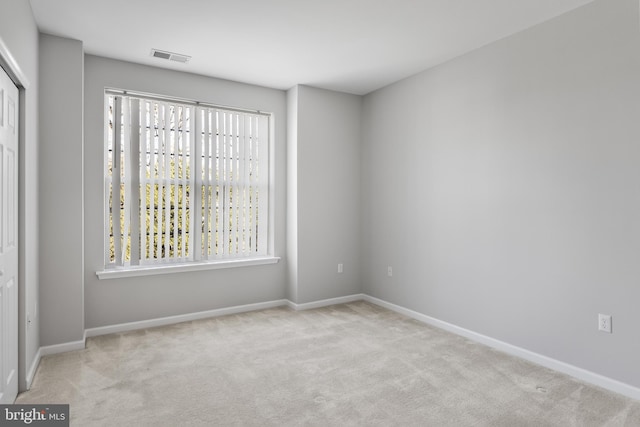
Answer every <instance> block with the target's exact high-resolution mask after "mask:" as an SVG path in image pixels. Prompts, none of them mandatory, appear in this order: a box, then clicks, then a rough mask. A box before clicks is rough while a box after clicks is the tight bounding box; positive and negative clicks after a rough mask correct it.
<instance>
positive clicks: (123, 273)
mask: <svg viewBox="0 0 640 427" xmlns="http://www.w3.org/2000/svg"><path fill="white" fill-rule="evenodd" d="M278 261H280V257H271V256H268V257H260V258H247V259H233V260H218V261H203V262H190V263H185V264H168V265H163V264H156V265H144V266H136V267H118V268H111V269H106V270H102V271H98V272H96V275H97V276H98V279H100V280H104V279H119V278H122V277H136V276H152V275H156V274H168V273H184V272H188V271H201V270H217V269H220V268H233V267H249V266H252V265H266V264H276V263H277V262H278Z"/></svg>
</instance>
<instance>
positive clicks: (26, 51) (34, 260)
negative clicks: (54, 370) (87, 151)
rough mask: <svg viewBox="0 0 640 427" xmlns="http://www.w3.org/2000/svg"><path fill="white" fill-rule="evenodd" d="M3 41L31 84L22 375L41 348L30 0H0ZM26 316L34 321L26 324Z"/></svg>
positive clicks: (26, 115)
mask: <svg viewBox="0 0 640 427" xmlns="http://www.w3.org/2000/svg"><path fill="white" fill-rule="evenodd" d="M0 39H2V41H3V42H4V44H5V45H6V46H7V48H8V49H9V50H10V52H11V55H12V56H13V57H14V58H15V60H16V61H17V63H18V64H19V66H20V68H21V69H22V72H23V73H24V74H25V75H26V77H27V79H28V80H29V83H30V86H29V89H28V90H27V91H25V92H24V96H23V97H22V98H21V103H22V105H21V106H20V107H21V111H20V114H21V115H22V119H23V123H21V126H22V127H21V129H20V133H21V135H22V137H21V140H20V152H19V154H18V155H19V156H20V188H19V192H20V195H19V221H20V224H19V227H20V228H19V241H20V245H21V246H20V247H19V248H18V249H19V263H20V265H19V271H18V275H19V279H18V281H19V297H20V309H19V316H20V317H19V321H18V323H19V334H20V348H19V379H20V389H21V390H24V388H25V377H26V372H27V370H28V369H30V368H31V365H32V363H33V361H34V359H35V356H36V353H37V351H38V348H39V346H40V335H39V327H38V320H39V319H38V317H37V312H38V310H39V308H38V240H39V237H38V145H39V143H38V29H37V27H36V24H35V21H34V19H33V15H32V12H31V5H30V4H29V2H28V1H26V0H23V1H15V0H0ZM27 314H29V315H30V316H32V323H31V325H30V326H29V327H27V322H26V319H27Z"/></svg>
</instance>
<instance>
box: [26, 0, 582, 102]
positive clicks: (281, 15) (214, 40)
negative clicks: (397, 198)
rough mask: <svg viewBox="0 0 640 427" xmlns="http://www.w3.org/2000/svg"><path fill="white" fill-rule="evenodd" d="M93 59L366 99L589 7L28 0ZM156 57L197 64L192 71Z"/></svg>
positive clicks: (403, 0)
mask: <svg viewBox="0 0 640 427" xmlns="http://www.w3.org/2000/svg"><path fill="white" fill-rule="evenodd" d="M30 1H31V5H32V7H33V12H34V15H35V18H36V22H37V23H38V26H39V28H40V30H41V31H42V32H45V33H49V34H54V35H59V36H64V37H68V38H72V39H77V40H82V41H83V42H84V48H85V51H86V52H87V53H90V54H95V55H100V56H106V57H110V58H116V59H122V60H126V61H131V62H137V63H141V64H148V65H153V66H157V67H164V68H171V69H177V70H181V71H186V72H191V73H197V74H204V75H208V76H214V77H219V78H224V79H230V80H235V81H240V82H246V83H253V84H257V85H262V86H267V87H273V88H278V89H289V88H291V87H292V86H295V85H296V84H307V85H311V86H316V87H320V88H326V89H332V90H337V91H342V92H349V93H355V94H365V93H368V92H371V91H373V90H375V89H378V88H380V87H383V86H386V85H388V84H389V83H392V82H394V81H397V80H400V79H402V78H404V77H407V76H410V75H412V74H415V73H417V72H419V71H422V70H424V69H426V68H429V67H432V66H434V65H436V64H439V63H442V62H444V61H446V60H448V59H451V58H453V57H455V56H458V55H461V54H463V53H465V52H468V51H470V50H473V49H476V48H478V47H480V46H483V45H485V44H488V43H491V42H493V41H495V40H498V39H501V38H504V37H506V36H509V35H511V34H514V33H516V32H518V31H521V30H523V29H525V28H528V27H531V26H533V25H535V24H537V23H540V22H543V21H546V20H548V19H550V18H553V17H555V16H557V15H560V14H562V13H564V12H567V11H569V10H571V9H574V8H576V7H579V6H582V5H584V4H586V3H589V2H590V1H592V0H225V1H222V0H108V1H100V0H30ZM152 48H156V49H161V50H167V51H171V52H177V53H181V54H186V55H190V56H192V57H193V58H192V59H191V61H190V62H189V63H187V64H180V63H176V62H170V61H167V60H161V59H157V58H153V57H151V56H150V51H151V49H152Z"/></svg>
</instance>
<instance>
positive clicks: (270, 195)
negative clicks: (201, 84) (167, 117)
mask: <svg viewBox="0 0 640 427" xmlns="http://www.w3.org/2000/svg"><path fill="white" fill-rule="evenodd" d="M103 96H104V105H105V108H104V117H103V126H104V140H103V155H104V169H103V171H102V176H103V180H104V195H103V203H104V204H105V208H104V218H103V221H102V223H103V226H104V230H103V234H104V239H105V245H104V247H105V249H104V260H105V261H104V269H103V270H100V271H97V272H96V275H97V276H98V278H99V279H111V278H120V277H132V276H146V275H154V274H165V273H177V272H185V271H200V270H211V269H220V268H232V267H246V266H255V265H267V264H275V263H277V262H278V261H279V260H280V258H279V257H277V256H275V255H274V249H275V245H274V223H275V221H274V212H273V211H274V193H275V191H274V188H273V183H274V175H275V174H274V168H273V160H274V114H273V113H268V112H263V111H260V110H249V109H244V108H236V107H227V106H222V105H218V104H212V103H208V102H203V101H194V100H190V99H185V98H178V97H172V96H165V95H157V94H149V93H143V92H138V91H130V90H122V89H114V88H105V90H104V93H103ZM109 97H127V99H128V98H129V97H131V98H139V99H143V100H144V101H145V102H147V101H148V102H150V103H151V105H153V103H158V102H160V103H166V104H167V105H169V104H171V105H180V106H181V107H185V108H190V114H191V119H192V121H191V124H190V126H195V124H194V115H198V114H200V113H203V114H204V116H203V117H205V118H207V117H209V116H207V114H211V111H212V110H215V111H216V112H218V111H221V112H224V113H225V114H226V113H229V114H236V113H237V114H247V115H260V116H263V117H266V123H267V130H266V132H265V133H264V136H265V137H266V138H267V141H266V150H265V152H264V153H265V155H266V159H264V160H265V163H264V164H265V165H266V167H267V172H266V173H265V174H264V176H262V177H259V181H258V188H263V187H264V188H266V190H267V195H266V196H265V197H264V199H262V200H259V201H258V203H264V204H260V206H266V212H267V213H266V218H262V215H260V217H259V218H261V219H260V221H263V222H261V223H262V224H266V232H264V231H263V230H261V235H262V236H264V237H265V238H266V251H265V252H264V253H254V254H249V255H246V254H244V255H243V254H241V255H239V256H238V255H235V254H234V255H235V256H233V255H229V254H227V255H226V256H223V257H220V256H218V257H216V258H213V259H204V260H203V259H201V258H200V257H199V256H198V255H197V253H198V252H200V251H198V250H193V249H191V253H190V255H189V258H190V259H187V260H184V259H183V260H180V261H175V259H174V260H173V261H166V258H164V257H163V258H159V259H158V260H155V261H153V260H152V261H150V262H149V261H146V262H143V263H140V264H139V265H130V264H126V263H123V265H117V263H116V264H115V265H114V264H113V263H111V264H110V263H109V262H108V261H109V259H110V241H109V240H110V238H111V235H110V226H109V223H110V218H111V214H110V209H111V205H110V201H109V194H110V193H109V192H110V187H109V185H108V181H109V180H110V177H109V176H110V175H109V165H108V157H109V154H108V152H109V136H108V133H109V129H108V128H109V110H108V108H109ZM114 105H115V98H114ZM149 111H151V107H150V109H149ZM117 113H120V111H117ZM113 114H116V111H115V107H114V112H113ZM125 124H126V121H125V122H123V123H122V126H123V127H124V126H125ZM129 124H130V123H129ZM138 126H139V128H140V129H141V134H142V133H143V132H142V129H144V128H143V124H142V123H140V124H139V125H138ZM189 129H191V127H190V128H189ZM204 129H205V130H204V131H202V134H203V135H204V136H203V137H202V138H208V137H207V132H210V133H209V135H210V136H209V137H210V138H212V141H213V140H214V139H216V140H217V137H216V135H218V133H217V132H215V131H214V130H213V128H212V129H209V130H208V127H205V128H204ZM181 131H182V132H193V131H192V130H189V131H186V130H184V129H183V130H181ZM196 135H198V133H197V131H196V133H194V135H193V139H190V142H189V143H190V144H191V143H192V144H193V145H192V146H190V148H189V150H191V151H195V153H193V152H191V151H190V154H189V155H191V156H193V157H194V162H195V159H197V157H195V156H196V155H200V154H202V159H203V160H202V161H203V162H205V161H207V160H206V159H207V157H206V155H205V154H204V153H203V152H202V149H201V148H200V150H201V151H200V152H198V151H197V149H196V150H194V147H196V146H197V144H198V143H199V141H197V140H196V138H198V137H197V136H196ZM150 138H153V137H150ZM176 138H177V137H176ZM261 138H262V136H261ZM142 139H143V138H142V137H141V138H140V140H142ZM113 141H115V138H114V139H113ZM203 141H204V140H203ZM203 143H204V142H203ZM212 144H215V142H212ZM113 148H114V149H115V146H114V147H113ZM139 150H140V151H139V154H140V156H142V148H140V149H139ZM174 154H175V153H174ZM209 156H210V157H211V158H214V157H216V158H217V157H219V156H215V155H214V154H212V153H209ZM225 159H226V158H225ZM134 160H135V158H134ZM223 161H224V160H223ZM244 161H245V160H243V162H244ZM140 162H141V163H140V164H139V166H138V167H137V168H136V169H135V170H136V171H140V170H141V169H143V168H144V166H143V163H142V160H141V159H140ZM194 164H195V163H194ZM183 166H184V165H183ZM174 167H176V168H177V166H174ZM133 170H134V169H131V171H133ZM131 171H130V173H131ZM197 172H199V171H198V169H197V168H196V170H195V171H193V170H192V171H191V175H192V178H189V179H191V185H192V187H191V190H190V191H192V192H193V194H194V195H195V194H196V191H197V189H198V188H203V190H202V191H206V190H204V189H206V188H209V187H207V186H210V188H211V190H210V191H216V188H217V186H218V185H220V183H221V182H225V181H224V179H222V180H219V179H217V178H214V181H213V182H208V183H207V184H204V183H202V179H201V178H198V177H197ZM183 173H184V172H183ZM132 175H135V174H134V173H132ZM176 175H177V173H176ZM163 179H166V177H163V178H160V177H158V182H160V181H161V180H163ZM175 179H176V180H177V179H178V178H177V177H176V178H175ZM182 179H183V180H187V178H185V177H183V178H182ZM209 179H211V178H209ZM263 179H264V181H263ZM118 180H119V178H118ZM134 182H135V180H134ZM184 182H186V181H184ZM138 183H139V181H138ZM138 185H140V186H141V185H142V184H138ZM159 185H162V184H159ZM182 185H186V184H184V183H183V184H182ZM201 185H202V187H201ZM165 186H166V184H165ZM262 186H263V187H262ZM246 187H247V184H246V183H245V184H243V186H242V187H237V188H238V189H240V188H242V189H243V190H242V191H245V190H244V188H246ZM187 188H188V187H187ZM140 191H142V190H140ZM158 191H160V190H158ZM138 194H139V196H138V197H137V199H138V203H137V206H138V209H140V210H142V209H145V207H146V205H147V203H140V199H141V198H142V194H140V193H138ZM145 194H146V193H145ZM175 197H177V196H175ZM223 197H225V196H223ZM197 199H199V197H197V196H196V197H194V196H191V197H190V200H189V203H188V206H189V210H190V211H192V212H193V211H194V210H195V209H194V207H195V208H198V207H199V206H200V205H198V202H197V201H196V200H197ZM176 203H177V202H176ZM183 203H184V202H183ZM234 203H235V202H234ZM252 203H255V202H252ZM200 204H202V201H200ZM250 206H251V207H247V208H246V209H252V208H253V209H255V207H257V206H258V204H256V205H250ZM254 206H255V207H254ZM118 209H120V208H119V207H118ZM152 209H153V208H152ZM171 209H176V208H175V207H173V206H172V208H171ZM234 209H235V207H234ZM124 212H125V213H126V211H124ZM203 212H204V211H203ZM204 215H207V214H206V213H203V218H204ZM208 215H213V214H212V213H211V212H209V213H208ZM257 215H259V211H258V214H257ZM133 216H135V215H132V217H133ZM191 217H193V218H192V219H191V220H192V221H197V217H194V215H193V214H191ZM256 217H257V216H256ZM182 220H183V221H184V219H182ZM210 220H211V222H213V218H211V219H210ZM130 222H131V221H130ZM193 224H195V222H194V223H193ZM235 227H239V226H237V225H235ZM211 228H212V229H214V227H213V226H212V227H211ZM139 229H140V235H141V234H142V233H143V232H144V231H142V226H139ZM219 229H221V228H220V227H218V228H215V230H219ZM196 230H198V228H197V227H192V230H191V233H192V237H193V235H195V234H196ZM205 232H206V227H205ZM152 233H155V234H160V232H158V231H153V232H152ZM172 234H173V231H172ZM197 234H198V235H200V236H201V238H202V236H205V234H204V233H203V232H202V231H199V232H197ZM258 235H259V234H257V232H256V234H255V235H254V236H253V238H254V239H255V238H257V237H258ZM127 236H128V235H127ZM127 236H124V235H123V239H126V238H127ZM154 237H155V236H154ZM190 238H191V237H189V239H190ZM211 239H212V238H211ZM193 241H195V242H198V241H199V240H198V239H195V240H193ZM123 243H124V241H123ZM124 247H125V248H126V244H124ZM203 250H206V249H204V248H203ZM209 250H210V249H209ZM205 257H206V255H205ZM139 258H142V257H139ZM123 260H124V256H123Z"/></svg>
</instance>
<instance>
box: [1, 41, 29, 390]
mask: <svg viewBox="0 0 640 427" xmlns="http://www.w3.org/2000/svg"><path fill="white" fill-rule="evenodd" d="M0 66H2V68H3V69H4V71H5V72H6V73H7V74H8V75H9V78H10V79H11V80H12V81H13V83H14V84H15V85H16V87H17V88H18V97H19V103H20V108H19V110H18V111H19V113H18V156H19V158H21V157H22V156H23V155H24V147H25V121H24V120H25V111H26V109H25V102H26V96H25V91H27V90H29V87H30V86H31V83H30V82H29V79H28V78H27V76H26V75H25V74H24V72H23V71H22V68H21V67H20V64H19V63H18V61H17V60H16V58H15V57H14V56H13V55H12V54H11V51H10V50H9V48H8V46H7V45H6V44H5V43H4V40H3V39H2V37H1V36H0ZM21 162H22V160H20V161H19V163H18V166H20V163H21ZM21 169H22V168H20V167H19V169H18V283H17V286H18V393H19V392H20V391H24V390H27V389H28V388H29V386H30V384H27V365H28V363H29V361H27V360H26V357H27V355H26V342H27V335H26V331H27V318H26V315H25V313H26V309H25V305H26V294H25V284H24V274H23V272H21V267H22V266H23V265H24V264H23V262H24V260H23V259H22V258H23V257H22V255H21V253H23V250H24V248H23V244H24V242H23V240H22V237H23V236H24V226H25V225H24V220H23V218H24V212H23V207H22V206H23V204H24V202H23V200H24V197H25V195H24V194H23V191H20V189H22V188H24V187H23V182H22V180H23V178H22V174H23V173H24V171H22V170H21Z"/></svg>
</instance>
